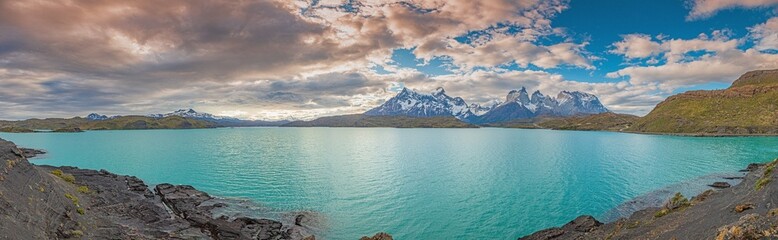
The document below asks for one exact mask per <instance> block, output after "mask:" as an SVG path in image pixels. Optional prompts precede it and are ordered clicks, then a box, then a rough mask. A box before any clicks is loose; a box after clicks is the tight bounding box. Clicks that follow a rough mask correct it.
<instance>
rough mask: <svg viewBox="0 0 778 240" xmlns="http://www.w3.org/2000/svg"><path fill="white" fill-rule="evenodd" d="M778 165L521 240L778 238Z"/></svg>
mask: <svg viewBox="0 0 778 240" xmlns="http://www.w3.org/2000/svg"><path fill="white" fill-rule="evenodd" d="M776 165H778V159H776V160H774V161H772V162H770V163H767V164H751V165H749V166H748V168H747V169H746V170H745V171H748V174H746V176H745V177H744V179H743V181H742V182H741V183H740V184H738V185H735V186H734V187H730V188H723V189H721V190H708V191H705V192H703V193H701V194H700V195H698V196H695V197H693V198H691V199H687V198H686V197H684V196H682V195H681V194H680V193H678V194H676V195H675V196H674V197H672V198H671V199H669V200H668V201H667V202H666V203H665V205H664V206H663V207H661V208H648V209H645V210H641V211H638V212H636V213H634V214H633V215H632V216H630V217H629V218H624V219H619V220H617V221H615V222H611V223H607V224H603V223H601V222H599V221H597V220H596V219H594V218H593V217H591V216H580V217H578V218H576V219H575V220H573V221H571V222H569V223H567V224H565V225H564V226H561V227H555V228H549V229H546V230H542V231H538V232H535V233H533V234H531V235H529V236H525V237H522V238H519V239H526V240H538V239H543V240H547V239H560V240H564V239H717V240H725V239H776V238H778V224H776V223H778V183H776V181H777V180H778V173H776V172H775V171H776V170H775V167H776ZM714 185H715V184H714ZM720 187H728V185H725V186H720Z"/></svg>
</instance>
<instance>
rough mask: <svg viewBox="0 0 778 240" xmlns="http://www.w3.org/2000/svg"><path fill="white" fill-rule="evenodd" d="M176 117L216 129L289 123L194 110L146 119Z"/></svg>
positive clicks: (100, 118) (92, 117)
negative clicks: (199, 122) (207, 123)
mask: <svg viewBox="0 0 778 240" xmlns="http://www.w3.org/2000/svg"><path fill="white" fill-rule="evenodd" d="M173 116H178V117H182V118H186V119H194V120H202V121H206V122H211V123H214V124H215V126H216V127H252V126H279V125H282V124H286V123H289V121H288V120H281V121H262V120H243V119H238V118H234V117H225V116H217V115H213V114H210V113H201V112H197V111H195V110H194V109H191V108H190V109H179V110H176V111H173V112H170V113H155V114H148V115H146V117H150V118H154V119H162V118H166V117H173ZM117 117H121V116H111V117H109V116H106V115H100V114H97V113H92V114H89V115H87V116H86V119H87V120H89V121H104V120H110V119H114V118H117Z"/></svg>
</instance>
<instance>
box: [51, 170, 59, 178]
mask: <svg viewBox="0 0 778 240" xmlns="http://www.w3.org/2000/svg"><path fill="white" fill-rule="evenodd" d="M51 174H54V176H57V177H62V170H59V169H54V170H52V171H51Z"/></svg>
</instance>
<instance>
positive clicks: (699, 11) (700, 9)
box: [686, 0, 778, 20]
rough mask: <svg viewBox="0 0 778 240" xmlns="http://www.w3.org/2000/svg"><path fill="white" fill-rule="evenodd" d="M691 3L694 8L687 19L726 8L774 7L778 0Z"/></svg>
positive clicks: (720, 0) (701, 16) (696, 0)
mask: <svg viewBox="0 0 778 240" xmlns="http://www.w3.org/2000/svg"><path fill="white" fill-rule="evenodd" d="M689 3H690V4H691V6H692V10H691V11H690V12H689V15H687V16H686V19H687V20H698V19H703V18H707V17H710V16H713V15H714V14H716V12H718V11H721V10H725V9H732V8H759V7H773V6H776V5H778V0H691V1H689Z"/></svg>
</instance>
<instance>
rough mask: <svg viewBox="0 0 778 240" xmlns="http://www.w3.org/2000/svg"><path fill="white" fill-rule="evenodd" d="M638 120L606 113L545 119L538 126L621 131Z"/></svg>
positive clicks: (623, 115)
mask: <svg viewBox="0 0 778 240" xmlns="http://www.w3.org/2000/svg"><path fill="white" fill-rule="evenodd" d="M638 119H640V117H638V116H635V115H629V114H618V113H612V112H607V113H601V114H596V115H588V116H579V117H569V118H554V119H547V120H544V121H541V122H540V123H538V125H539V126H540V127H542V128H550V129H557V130H585V131H593V130H606V131H623V130H625V129H627V128H629V127H630V126H631V125H632V124H634V123H635V121H637V120H638Z"/></svg>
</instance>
